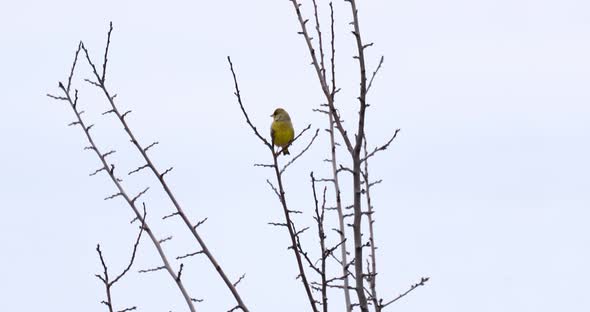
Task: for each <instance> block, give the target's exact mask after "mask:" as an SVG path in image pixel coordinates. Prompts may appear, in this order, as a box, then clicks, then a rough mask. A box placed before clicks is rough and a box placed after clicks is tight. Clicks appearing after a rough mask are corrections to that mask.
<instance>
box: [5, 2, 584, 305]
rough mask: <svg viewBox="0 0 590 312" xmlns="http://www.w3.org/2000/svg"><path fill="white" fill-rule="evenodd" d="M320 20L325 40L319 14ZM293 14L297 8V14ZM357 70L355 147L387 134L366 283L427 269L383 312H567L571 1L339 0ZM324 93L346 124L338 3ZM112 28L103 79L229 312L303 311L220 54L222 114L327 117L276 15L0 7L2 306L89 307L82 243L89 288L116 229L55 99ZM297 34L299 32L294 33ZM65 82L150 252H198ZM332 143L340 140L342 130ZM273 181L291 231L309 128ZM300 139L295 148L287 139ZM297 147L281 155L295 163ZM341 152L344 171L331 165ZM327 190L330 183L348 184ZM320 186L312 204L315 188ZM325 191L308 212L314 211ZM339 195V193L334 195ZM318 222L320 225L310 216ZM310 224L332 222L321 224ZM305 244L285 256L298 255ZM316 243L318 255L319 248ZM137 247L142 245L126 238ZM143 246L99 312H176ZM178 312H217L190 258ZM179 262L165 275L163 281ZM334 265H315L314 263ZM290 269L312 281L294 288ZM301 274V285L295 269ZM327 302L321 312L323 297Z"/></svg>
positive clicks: (303, 51) (79, 76)
mask: <svg viewBox="0 0 590 312" xmlns="http://www.w3.org/2000/svg"><path fill="white" fill-rule="evenodd" d="M318 2H319V5H320V7H321V12H320V13H321V16H320V17H321V18H322V21H323V27H324V34H327V32H328V28H326V27H328V20H327V18H328V17H329V15H328V11H327V8H328V6H327V2H326V1H322V0H320V1H318ZM302 3H303V10H304V14H306V16H307V17H308V18H311V17H312V16H311V15H310V13H311V11H310V9H311V1H306V0H302ZM358 7H359V10H360V18H361V31H362V33H363V36H364V40H365V42H367V43H368V42H374V43H375V45H374V46H373V47H371V48H369V49H368V52H367V62H368V66H369V70H370V71H371V72H372V71H373V70H374V68H375V66H376V65H377V63H378V60H379V57H380V56H381V55H384V56H385V63H384V65H383V68H382V69H381V71H380V73H379V75H378V77H377V78H376V81H375V82H374V84H373V87H372V89H371V93H370V95H369V102H370V103H371V107H370V109H369V111H368V117H367V118H368V126H367V127H368V140H369V145H370V146H375V145H378V144H380V143H382V142H384V141H385V140H387V138H388V137H389V136H390V135H391V134H392V133H393V131H394V130H395V129H396V128H400V129H401V132H400V134H399V135H398V138H397V139H396V140H395V141H394V143H393V144H392V146H391V147H390V148H389V149H388V150H387V151H386V152H384V153H381V154H379V155H378V156H376V157H375V158H374V159H373V161H372V162H371V168H372V170H371V176H372V177H374V178H375V179H384V182H383V183H382V184H380V185H378V186H376V187H375V189H374V190H373V201H374V204H375V209H376V211H377V212H376V215H375V216H376V218H377V222H376V224H375V226H376V241H377V244H378V247H379V249H378V262H379V263H378V271H379V275H378V281H377V283H378V292H379V295H380V296H382V297H383V298H384V299H385V300H387V299H389V298H393V297H394V296H396V295H397V294H399V293H400V292H402V291H404V290H405V289H407V287H408V286H409V285H410V284H412V283H415V282H416V281H418V280H419V278H420V277H422V276H429V277H431V281H430V282H429V283H428V284H427V285H426V286H424V287H421V288H420V289H418V290H416V291H415V292H413V293H412V294H411V295H409V296H407V297H406V298H404V299H403V300H401V301H400V302H399V303H396V304H395V305H393V306H391V307H389V308H388V310H390V311H394V310H396V311H408V312H413V311H449V312H467V311H482V312H485V311H588V310H590V299H589V297H588V294H587V293H588V286H587V281H588V280H589V279H590V268H589V267H588V263H590V250H589V249H588V248H589V246H590V229H589V227H588V221H589V220H590V195H589V194H590V193H589V190H590V178H589V177H590V164H589V159H590V148H589V142H590V105H588V104H589V103H590V2H588V1H582V0H579V1H575V0H564V1H548V0H537V1H526V0H510V1H508V0H496V1H490V0H487V1H486V0H482V1H466V0H450V1H429V0H422V1H403V0H398V1H385V0H382V1H366V0H365V1H363V0H359V1H358ZM335 10H336V13H335V16H336V31H337V38H336V42H337V52H336V53H337V62H338V64H337V81H338V84H339V86H340V87H341V88H342V92H341V93H339V95H338V98H337V105H338V106H339V107H340V109H341V111H342V114H343V116H344V118H345V120H346V125H347V126H352V125H353V124H354V121H355V118H356V110H357V105H358V104H357V102H356V99H355V98H356V96H357V91H358V90H357V89H358V69H357V63H356V61H355V60H354V59H352V56H353V55H354V54H355V51H354V45H353V37H352V35H351V34H350V26H349V25H348V22H349V21H350V8H349V6H348V4H346V3H345V2H344V1H341V0H336V1H335ZM109 21H113V23H114V27H115V30H114V32H113V37H112V45H111V50H110V59H109V66H108V69H107V85H108V86H109V88H110V89H111V91H112V93H117V94H118V96H117V101H118V102H117V103H118V104H119V106H120V107H121V109H122V110H125V109H132V110H133V113H132V114H131V115H130V117H129V123H130V125H131V127H132V129H133V130H134V132H135V133H136V135H137V136H138V138H139V140H140V142H141V143H142V144H144V145H147V144H149V143H151V142H152V141H154V140H157V141H159V142H160V144H159V145H158V146H157V147H155V148H154V149H153V151H152V153H151V155H152V156H153V159H154V161H155V162H156V164H157V166H158V167H159V168H161V169H165V168H167V167H169V166H174V171H173V172H171V173H170V175H168V176H167V179H168V181H169V183H170V186H171V187H172V188H173V190H174V192H175V194H176V196H177V198H178V199H179V201H180V202H181V204H182V205H183V207H184V208H185V210H186V211H187V213H188V214H189V216H190V217H191V218H192V219H193V220H195V222H196V221H197V220H200V219H203V218H204V217H208V218H209V219H208V221H207V222H206V223H205V224H204V225H203V226H202V227H200V231H201V234H202V235H203V237H204V238H205V240H206V242H207V243H208V245H209V247H210V248H211V250H212V251H213V253H214V254H215V256H216V257H217V258H218V260H219V261H220V262H221V265H222V266H223V268H224V269H225V270H226V272H227V273H228V274H229V275H230V276H231V277H232V279H234V280H237V278H238V277H239V276H240V275H242V274H243V273H246V278H245V280H244V281H243V282H242V283H240V285H239V290H240V292H241V293H242V296H243V297H244V299H245V301H246V303H247V304H248V306H249V307H250V309H251V310H252V311H305V310H307V303H306V298H305V294H304V292H303V289H302V287H301V284H300V282H299V281H298V280H295V277H296V275H297V272H296V266H295V260H294V259H293V256H292V253H291V251H290V250H287V246H288V242H289V238H288V235H287V234H286V232H285V231H284V229H279V228H275V227H271V226H269V225H267V223H268V222H280V221H281V220H282V211H281V208H280V205H279V203H278V201H277V200H276V196H275V195H274V194H273V192H272V190H270V189H269V187H268V185H267V184H266V179H272V178H273V176H272V172H271V171H270V170H268V169H265V168H255V167H253V164H254V163H261V162H269V154H268V151H267V150H266V149H265V147H264V146H263V145H261V144H260V142H259V141H258V140H257V138H256V137H255V136H254V135H253V134H252V132H251V130H250V129H249V128H248V126H247V125H246V123H245V121H244V119H243V116H242V115H241V112H240V110H239V107H238V106H237V103H236V100H235V97H234V96H233V91H234V90H233V81H232V78H231V73H230V72H229V68H228V65H227V61H226V56H228V55H231V56H232V59H233V61H234V66H235V67H236V70H237V74H238V79H239V82H240V87H241V91H242V96H243V100H244V104H245V105H246V107H247V109H248V111H249V113H250V117H251V118H252V120H253V122H254V123H255V124H256V125H257V126H258V127H259V129H261V131H262V132H263V134H265V135H266V129H268V126H269V124H270V121H271V120H270V117H269V115H270V114H271V113H272V111H273V110H274V108H276V107H283V108H285V109H287V110H288V111H289V113H290V114H291V117H292V119H293V122H294V124H295V127H296V129H297V130H301V129H302V128H304V127H305V126H306V125H307V124H312V127H313V129H316V128H320V129H323V128H325V127H326V126H327V120H326V119H325V116H323V115H321V114H319V113H314V112H312V109H314V108H317V107H318V106H319V105H320V104H321V103H322V102H323V96H322V93H321V90H320V87H319V84H318V82H317V77H316V74H315V72H314V70H313V68H312V67H311V66H309V63H310V57H309V53H308V51H307V48H306V46H305V43H304V41H303V39H302V37H301V36H299V35H297V31H299V24H298V22H297V20H296V16H295V14H294V11H293V7H292V5H291V4H290V3H289V2H288V1H286V0H285V1H239V0H225V1H168V2H166V3H165V4H164V3H163V2H161V1H157V2H156V1H100V2H96V1H95V2H83V1H61V0H55V1H5V3H2V4H1V5H0V41H1V42H2V47H1V48H0V90H2V96H1V97H0V99H1V100H0V101H1V102H2V110H1V113H0V130H2V131H0V142H2V143H1V144H2V152H1V153H0V163H1V164H2V165H3V168H2V179H0V190H1V196H0V209H1V211H2V216H1V217H0V246H1V248H2V249H1V255H0V276H1V279H0V286H1V291H0V293H1V295H0V298H1V299H0V301H1V302H2V304H1V305H2V310H5V311H41V310H43V311H81V310H82V311H105V310H106V307H105V306H103V305H101V304H100V301H101V300H103V299H104V289H103V288H102V285H101V283H100V281H99V280H98V279H97V278H96V277H94V274H97V273H99V272H101V266H100V262H99V259H98V257H97V254H96V251H95V248H96V244H97V243H101V246H102V249H103V252H104V255H105V257H106V260H107V262H108V264H109V267H110V269H111V270H112V274H116V273H117V272H119V271H120V270H121V269H122V268H123V267H124V266H125V265H126V263H127V261H128V258H129V254H130V252H131V246H132V244H133V241H134V239H135V235H136V233H137V228H136V226H135V225H130V224H129V221H130V220H131V218H132V213H131V211H130V209H129V207H128V206H126V204H125V202H123V201H122V200H121V199H120V198H119V199H115V200H111V201H104V200H103V198H104V197H106V196H109V195H111V194H112V193H113V192H114V190H115V188H114V186H113V185H112V183H111V182H110V181H109V180H108V178H107V176H106V175H104V174H99V175H97V176H94V177H89V176H88V174H89V173H90V172H92V171H94V170H95V169H97V168H98V167H99V163H98V160H97V159H96V156H95V155H94V154H92V153H89V152H88V151H83V147H84V146H86V145H87V143H86V142H85V141H84V140H85V139H84V137H83V135H82V132H81V131H80V129H78V128H73V127H67V124H68V123H69V122H71V121H73V118H74V115H73V113H72V111H71V109H70V108H69V107H68V106H67V105H66V104H65V103H63V102H57V101H53V100H51V99H49V98H47V97H46V96H45V94H46V93H48V92H49V93H54V94H57V93H58V89H57V82H58V81H60V80H61V81H64V79H66V78H67V75H68V72H69V68H70V65H71V62H72V57H73V54H74V51H75V49H76V46H77V44H78V41H79V40H83V41H84V42H85V44H86V45H87V46H88V47H89V49H90V50H91V53H92V56H93V57H94V58H95V59H97V62H99V61H100V58H101V57H102V53H103V48H104V42H105V39H106V32H107V30H108V23H109ZM310 23H311V22H310ZM80 65H81V66H80V68H79V70H78V71H77V73H76V78H75V81H74V87H75V88H78V89H79V90H80V105H81V107H83V109H84V110H86V112H87V114H86V115H85V118H86V120H87V121H88V122H89V123H95V124H96V126H95V128H94V129H93V131H95V132H94V134H95V136H96V140H97V143H98V145H99V146H100V148H102V149H103V150H104V151H106V150H108V149H111V148H115V149H117V150H118V152H117V153H116V154H115V155H113V157H112V158H111V160H113V161H114V162H116V163H117V167H118V168H121V169H120V170H121V176H122V177H123V178H124V180H125V181H124V183H125V186H126V187H128V189H129V191H130V193H136V192H138V191H139V190H141V189H143V188H144V187H145V186H147V185H151V186H152V188H151V190H150V193H148V194H147V196H146V197H145V200H146V203H147V206H148V210H149V212H148V220H152V221H153V222H152V227H153V228H154V232H155V233H156V234H157V235H158V236H159V237H161V238H164V237H166V236H169V235H174V239H173V240H172V241H170V242H167V243H165V244H164V247H165V248H166V251H167V252H168V253H169V256H170V257H171V258H174V257H176V256H178V255H182V254H184V253H188V252H192V251H196V250H198V248H197V247H196V246H195V243H194V241H193V240H192V239H191V237H190V236H189V235H187V234H188V231H186V229H185V228H183V227H182V224H181V223H180V220H178V219H176V220H174V219H171V220H166V221H161V219H160V218H161V217H162V216H164V215H166V214H169V213H171V212H172V211H173V210H172V209H173V207H172V205H171V204H170V202H169V201H167V200H166V199H165V197H164V196H163V192H162V190H161V187H159V185H158V184H156V183H155V180H154V178H153V176H151V175H150V174H148V172H147V171H146V172H141V173H139V174H137V175H135V176H130V177H128V176H127V175H126V173H125V172H126V171H129V170H131V169H133V168H135V167H137V166H139V165H141V164H142V163H141V162H140V160H139V157H138V155H137V154H136V152H135V150H133V148H132V146H131V145H130V144H129V142H128V140H127V138H126V137H125V136H124V132H123V131H122V129H121V126H120V125H119V124H118V123H117V122H116V120H114V119H113V117H112V116H102V115H101V113H102V112H103V111H106V110H107V109H108V106H107V105H108V104H107V103H106V102H105V101H104V98H102V97H101V96H100V95H101V94H100V93H99V92H98V90H97V89H96V88H93V87H92V86H89V85H88V84H87V83H85V82H84V81H83V79H84V78H90V73H89V72H88V66H87V65H85V64H80ZM350 132H351V133H352V132H353V131H352V130H351V131H350ZM320 133H321V136H320V139H319V140H318V141H317V142H316V144H315V145H314V146H313V147H312V148H311V150H310V151H309V153H307V154H306V155H304V156H303V157H302V159H301V160H299V161H298V162H297V163H296V164H295V165H294V166H292V167H291V169H290V170H289V171H288V172H287V173H286V175H285V184H286V189H287V190H286V192H287V199H288V201H289V204H290V207H292V209H296V210H302V211H304V214H303V215H298V216H297V219H296V222H297V224H298V225H299V227H304V226H313V225H314V223H313V220H312V209H313V198H312V194H311V186H310V183H309V173H310V171H314V172H315V174H316V176H318V177H327V174H328V167H327V165H326V163H323V162H322V159H324V158H327V156H328V153H329V148H328V146H327V145H326V144H327V135H326V133H325V132H324V131H321V132H320ZM308 139H309V136H306V137H304V139H303V140H308ZM304 142H305V141H301V142H299V144H296V145H295V146H293V147H292V148H291V150H292V151H293V153H297V151H300V150H301V148H302V147H303V144H304ZM341 155H342V156H341V157H340V158H341V159H342V160H343V162H344V163H345V164H346V163H347V161H348V158H347V157H346V156H345V155H344V154H343V153H342V154H341ZM349 178H350V177H349V176H347V175H344V176H343V180H344V182H343V184H344V185H343V187H344V189H345V190H348V189H349V188H350V183H349ZM330 194H331V193H328V195H329V196H330ZM329 198H331V197H329ZM344 201H345V204H349V203H351V201H352V194H351V193H350V192H348V193H346V194H345V197H344ZM329 218H332V220H334V216H333V215H329ZM332 226H333V225H332ZM313 233H315V232H314V231H310V232H309V234H308V236H306V237H305V240H304V243H305V244H306V246H307V247H308V248H309V249H310V250H311V252H312V253H315V255H317V249H318V247H317V246H316V245H315V237H314V236H313V235H312V234H313ZM330 234H331V237H330V239H331V242H332V243H333V242H335V241H336V237H335V235H333V233H330ZM146 238H147V237H146ZM158 260H159V259H158V258H157V255H156V251H155V249H154V247H153V246H152V245H151V243H150V242H149V240H147V239H144V240H142V244H141V245H140V251H139V257H138V259H137V262H136V264H135V266H134V269H133V270H132V272H131V273H130V274H129V275H128V276H126V277H125V278H124V279H123V280H122V281H121V283H119V284H117V286H115V287H114V288H113V301H114V303H115V307H116V309H123V308H125V307H129V306H134V305H136V306H138V308H139V311H169V310H172V311H185V310H186V307H185V305H184V302H183V300H182V297H181V296H180V294H179V292H178V291H177V289H176V288H175V287H174V284H173V281H171V279H170V278H169V276H168V275H167V274H166V273H165V272H164V271H160V272H155V273H151V274H138V273H137V270H139V269H147V268H152V267H156V266H159V265H160V262H159V261H158ZM184 263H185V271H184V272H183V278H184V281H185V283H186V285H187V288H188V291H189V292H190V294H191V295H192V296H194V297H196V298H202V299H204V300H205V301H204V302H203V303H200V304H198V305H197V308H198V309H199V310H201V311H226V310H228V309H230V308H231V307H233V306H234V302H233V300H232V298H231V296H230V294H229V292H228V291H227V290H226V289H225V287H224V285H223V284H222V282H221V280H220V279H219V278H218V276H217V275H216V273H215V271H214V270H213V268H212V267H211V266H210V264H209V263H208V262H207V261H206V260H205V258H199V257H196V258H192V259H188V260H186V261H185V262H184ZM178 265H179V263H175V266H178ZM334 267H335V266H334ZM310 274H312V273H310ZM312 276H313V275H312ZM330 298H331V299H330V304H331V305H332V306H333V307H334V308H335V309H334V311H336V310H342V303H341V301H342V297H341V292H339V291H337V290H335V291H333V292H332V293H331V297H330Z"/></svg>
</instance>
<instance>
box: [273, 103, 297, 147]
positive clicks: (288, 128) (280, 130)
mask: <svg viewBox="0 0 590 312" xmlns="http://www.w3.org/2000/svg"><path fill="white" fill-rule="evenodd" d="M270 117H272V118H273V121H272V124H271V125H270V137H271V138H272V143H273V144H274V145H276V146H278V147H283V148H284V149H283V154H284V155H289V150H288V149H287V148H286V146H287V145H289V144H290V143H291V141H293V138H294V137H295V130H293V124H292V123H291V117H289V114H288V113H287V111H286V110H284V109H282V108H277V109H275V111H274V113H272V115H270Z"/></svg>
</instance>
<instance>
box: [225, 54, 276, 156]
mask: <svg viewBox="0 0 590 312" xmlns="http://www.w3.org/2000/svg"><path fill="white" fill-rule="evenodd" d="M227 61H228V62H229V68H230V70H231V73H232V76H233V78H234V87H235V89H236V92H235V93H234V94H235V96H236V98H237V99H238V104H240V109H241V110H242V113H243V114H244V117H245V118H246V123H248V125H249V126H250V128H252V131H254V134H255V135H256V136H257V137H258V138H259V139H260V140H261V141H262V142H263V143H264V145H266V146H267V147H268V148H270V149H271V150H272V145H271V144H270V143H269V142H268V140H267V139H265V138H264V137H263V136H262V135H260V133H259V132H258V129H256V127H255V126H254V125H253V124H252V122H251V121H250V117H248V113H246V109H245V108H244V104H242V97H241V96H240V89H239V87H238V79H237V78H236V73H235V72H234V65H233V64H232V62H231V58H230V57H229V56H228V57H227Z"/></svg>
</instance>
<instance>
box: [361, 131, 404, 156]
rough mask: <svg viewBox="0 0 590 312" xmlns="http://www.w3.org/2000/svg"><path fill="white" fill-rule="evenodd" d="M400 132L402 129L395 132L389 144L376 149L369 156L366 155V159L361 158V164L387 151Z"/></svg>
mask: <svg viewBox="0 0 590 312" xmlns="http://www.w3.org/2000/svg"><path fill="white" fill-rule="evenodd" d="M398 132H400V129H396V130H395V132H394V133H393V136H392V137H391V138H390V139H389V141H387V143H385V144H383V145H381V146H379V147H376V148H375V149H374V150H373V151H372V152H370V153H369V154H366V153H365V157H363V158H361V162H364V161H367V159H369V158H370V157H373V156H374V155H375V154H376V153H377V152H380V151H384V150H386V149H387V147H389V145H390V144H391V142H393V140H394V139H395V137H396V136H397V133H398Z"/></svg>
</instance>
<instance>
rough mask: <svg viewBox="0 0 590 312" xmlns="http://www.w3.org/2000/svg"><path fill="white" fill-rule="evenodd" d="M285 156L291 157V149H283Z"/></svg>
mask: <svg viewBox="0 0 590 312" xmlns="http://www.w3.org/2000/svg"><path fill="white" fill-rule="evenodd" d="M283 155H289V149H287V148H286V147H285V148H284V149H283Z"/></svg>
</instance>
